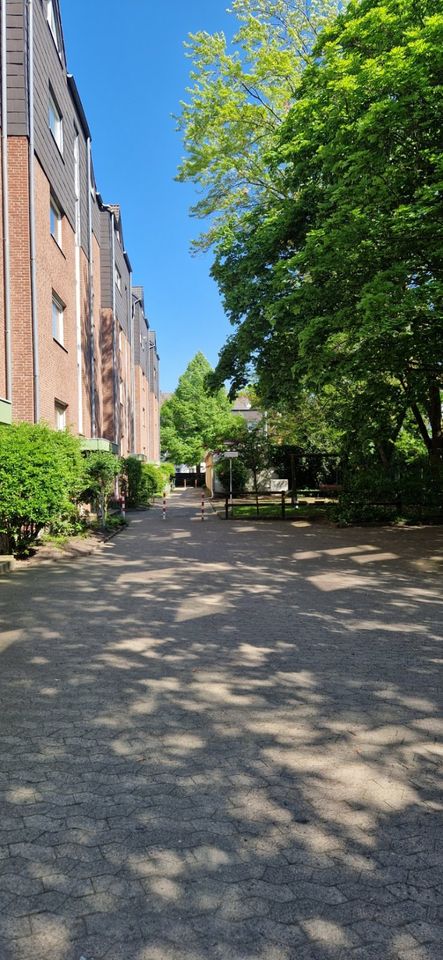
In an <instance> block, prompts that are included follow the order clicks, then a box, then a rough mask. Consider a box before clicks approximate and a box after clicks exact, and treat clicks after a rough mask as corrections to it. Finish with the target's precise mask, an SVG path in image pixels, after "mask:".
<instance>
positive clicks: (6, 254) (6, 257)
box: [1, 2, 12, 402]
mask: <svg viewBox="0 0 443 960" xmlns="http://www.w3.org/2000/svg"><path fill="white" fill-rule="evenodd" d="M1 33H2V37H1V49H2V86H1V89H2V186H3V271H4V277H5V300H4V303H5V360H6V371H5V372H6V400H9V401H10V402H11V401H12V345H11V272H10V243H9V180H8V61H7V56H8V48H7V42H6V38H7V11H6V3H5V2H3V3H2V4H1Z"/></svg>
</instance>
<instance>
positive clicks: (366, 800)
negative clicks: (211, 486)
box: [0, 500, 443, 960]
mask: <svg viewBox="0 0 443 960" xmlns="http://www.w3.org/2000/svg"><path fill="white" fill-rule="evenodd" d="M178 502H179V503H180V502H181V503H183V502H184V503H185V504H188V503H189V502H191V503H192V501H188V500H184V501H183V500H182V501H178ZM422 533H423V532H422V531H416V530H408V531H387V530H385V531H383V530H376V531H369V530H357V529H353V530H350V531H340V530H336V529H333V528H331V529H329V528H319V527H312V526H309V525H306V526H299V525H297V526H295V525H294V526H293V525H288V526H287V527H285V528H284V529H282V526H281V525H278V524H267V525H266V527H265V528H261V527H260V526H259V525H258V524H257V525H251V524H247V525H242V524H232V525H229V524H223V523H222V522H221V521H215V522H213V523H208V524H207V525H205V524H199V523H198V522H196V521H195V520H194V516H193V513H192V509H189V508H188V509H187V510H183V511H182V512H180V510H178V511H177V513H176V514H175V515H173V516H171V519H170V521H169V526H168V524H167V523H166V524H163V525H162V523H161V520H160V515H159V513H158V512H154V513H152V514H151V515H149V516H146V515H134V518H133V522H132V524H131V526H130V527H129V529H128V530H127V531H125V532H124V533H123V534H122V535H120V536H119V537H118V538H117V539H116V540H114V541H112V542H111V543H110V544H108V545H107V546H106V547H105V548H103V551H102V552H101V553H100V554H98V555H96V556H94V557H92V558H90V559H88V560H81V561H78V562H76V563H75V564H73V563H71V564H69V563H66V564H62V565H60V566H57V567H56V566H50V567H49V566H48V567H41V568H34V569H32V570H31V569H30V570H23V571H21V572H20V573H19V574H17V575H15V576H13V577H11V578H8V579H7V580H5V581H4V582H2V584H1V591H3V592H2V593H0V598H1V597H3V600H2V606H1V609H2V612H3V613H4V616H3V617H2V626H3V634H2V641H1V642H0V667H1V670H0V700H1V714H0V717H1V719H0V751H1V764H0V782H1V787H2V799H1V803H0V813H1V821H0V904H1V907H2V911H1V916H2V919H1V920H0V957H1V958H2V960H31V958H32V960H43V958H44V960H80V958H81V957H83V958H86V960H102V958H105V957H106V960H118V958H125V960H293V958H294V960H344V958H346V960H347V958H349V960H436V958H437V957H441V956H442V952H443V947H442V941H441V937H442V924H441V920H442V901H443V886H442V883H443V880H442V834H441V809H442V804H441V793H439V789H441V784H439V782H438V776H439V773H440V772H441V750H440V749H439V743H438V740H439V735H440V733H441V724H440V726H439V717H441V714H440V711H439V704H438V698H439V690H441V685H440V687H439V673H441V664H442V653H441V639H442V636H441V622H442V610H443V600H442V596H441V585H440V582H439V575H438V565H439V558H440V557H441V540H440V538H439V535H438V532H437V531H431V532H428V531H425V533H426V534H427V536H426V539H424V537H423V536H422ZM423 542H425V543H426V548H424V547H423ZM439 827H440V834H439V833H438V831H439ZM439 938H440V939H439Z"/></svg>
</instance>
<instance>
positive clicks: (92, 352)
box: [87, 137, 97, 437]
mask: <svg viewBox="0 0 443 960" xmlns="http://www.w3.org/2000/svg"><path fill="white" fill-rule="evenodd" d="M87 161H88V173H87V176H88V261H89V262H88V272H89V275H88V294H89V298H88V300H89V337H90V343H89V349H90V362H91V434H92V437H96V436H97V425H96V419H97V418H96V407H95V322H94V256H93V232H92V199H91V178H92V167H91V138H90V137H88V141H87Z"/></svg>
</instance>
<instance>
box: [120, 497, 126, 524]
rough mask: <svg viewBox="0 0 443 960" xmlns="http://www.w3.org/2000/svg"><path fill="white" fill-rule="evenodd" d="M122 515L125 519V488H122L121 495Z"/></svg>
mask: <svg viewBox="0 0 443 960" xmlns="http://www.w3.org/2000/svg"><path fill="white" fill-rule="evenodd" d="M121 515H122V517H123V519H125V518H126V496H125V491H124V490H122V496H121Z"/></svg>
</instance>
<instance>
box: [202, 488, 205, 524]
mask: <svg viewBox="0 0 443 960" xmlns="http://www.w3.org/2000/svg"><path fill="white" fill-rule="evenodd" d="M204 519H205V495H204V493H202V520H204Z"/></svg>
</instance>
